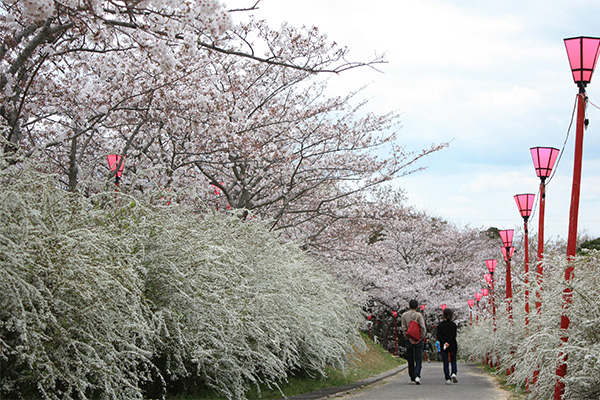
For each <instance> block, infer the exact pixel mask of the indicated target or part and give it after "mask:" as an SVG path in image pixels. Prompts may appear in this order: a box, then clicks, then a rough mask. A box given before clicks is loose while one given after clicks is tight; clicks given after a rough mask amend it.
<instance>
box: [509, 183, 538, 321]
mask: <svg viewBox="0 0 600 400" xmlns="http://www.w3.org/2000/svg"><path fill="white" fill-rule="evenodd" d="M513 197H514V199H515V203H517V208H518V209H519V212H520V213H521V217H523V229H524V232H525V314H526V315H525V325H529V230H528V229H527V222H528V221H529V216H530V215H531V211H532V210H533V202H534V201H535V194H531V193H525V194H517V195H515V196H513Z"/></svg>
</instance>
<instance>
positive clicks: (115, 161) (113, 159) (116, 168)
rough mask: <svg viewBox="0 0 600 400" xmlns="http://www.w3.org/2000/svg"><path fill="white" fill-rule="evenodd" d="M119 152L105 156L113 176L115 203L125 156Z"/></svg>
mask: <svg viewBox="0 0 600 400" xmlns="http://www.w3.org/2000/svg"><path fill="white" fill-rule="evenodd" d="M126 157H127V156H122V155H120V154H109V155H107V156H106V161H107V162H108V167H109V168H110V170H111V174H112V175H114V176H115V203H116V202H117V192H118V191H119V181H120V180H121V175H123V168H124V167H125V158H126Z"/></svg>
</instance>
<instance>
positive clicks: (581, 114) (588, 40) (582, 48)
mask: <svg viewBox="0 0 600 400" xmlns="http://www.w3.org/2000/svg"><path fill="white" fill-rule="evenodd" d="M565 47H566V49H567V56H568V57H569V64H570V66H571V71H572V72H573V80H574V82H575V84H577V87H579V93H578V94H577V123H576V133H575V158H574V162H573V186H572V190H571V209H570V212H569V234H568V236H567V260H569V261H572V259H573V258H574V257H575V252H576V250H577V219H578V216H579V194H580V191H581V187H580V186H581V165H582V159H583V131H584V128H585V125H586V123H585V108H586V106H587V96H586V94H585V87H586V86H587V84H588V83H590V82H591V80H592V74H593V73H594V69H595V68H596V62H597V61H598V53H599V50H600V38H594V37H585V36H580V37H574V38H568V39H565ZM573 268H574V267H573V266H572V265H571V264H570V265H569V266H568V268H567V269H566V270H565V281H566V282H567V286H566V288H565V290H564V292H563V312H562V316H561V319H560V328H561V332H563V336H562V337H561V340H562V342H563V343H566V342H567V341H568V340H569V337H568V336H567V333H566V332H567V329H568V328H569V324H570V321H569V317H568V315H567V309H568V308H569V304H570V303H571V297H572V295H573V293H572V289H571V288H569V283H570V281H571V278H572V277H573ZM558 360H559V361H558V367H557V368H556V384H555V386H554V400H560V399H562V396H563V394H564V391H565V384H564V383H563V382H562V379H561V378H563V377H564V376H565V375H566V374H567V364H566V360H567V355H566V354H563V353H562V351H561V354H560V355H559V358H558Z"/></svg>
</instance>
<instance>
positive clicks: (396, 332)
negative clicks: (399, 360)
mask: <svg viewBox="0 0 600 400" xmlns="http://www.w3.org/2000/svg"><path fill="white" fill-rule="evenodd" d="M392 317H394V342H395V343H396V353H395V354H396V357H398V324H397V317H398V311H392Z"/></svg>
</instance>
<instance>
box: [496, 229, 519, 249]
mask: <svg viewBox="0 0 600 400" xmlns="http://www.w3.org/2000/svg"><path fill="white" fill-rule="evenodd" d="M498 233H499V234H500V239H502V245H503V246H504V247H511V246H512V241H513V235H514V233H515V230H514V229H505V230H502V231H498Z"/></svg>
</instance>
